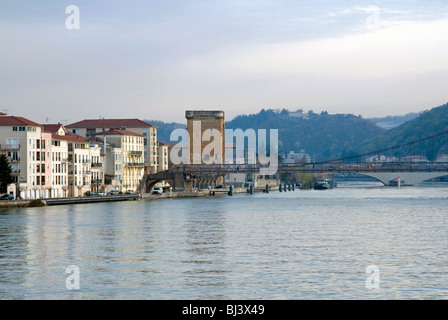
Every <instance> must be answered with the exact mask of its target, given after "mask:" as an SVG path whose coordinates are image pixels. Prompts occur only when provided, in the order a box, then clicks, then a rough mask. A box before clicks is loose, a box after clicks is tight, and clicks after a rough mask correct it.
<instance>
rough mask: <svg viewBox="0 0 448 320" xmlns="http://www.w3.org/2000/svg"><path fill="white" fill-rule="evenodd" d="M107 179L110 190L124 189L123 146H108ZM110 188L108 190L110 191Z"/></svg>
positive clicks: (106, 157) (106, 156)
mask: <svg viewBox="0 0 448 320" xmlns="http://www.w3.org/2000/svg"><path fill="white" fill-rule="evenodd" d="M105 159H107V160H106V161H105V162H106V163H105V179H106V185H109V186H111V187H110V190H118V191H123V156H122V153H121V148H114V147H111V146H110V145H108V146H106V155H105ZM110 190H108V191H110Z"/></svg>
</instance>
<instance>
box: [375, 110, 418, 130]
mask: <svg viewBox="0 0 448 320" xmlns="http://www.w3.org/2000/svg"><path fill="white" fill-rule="evenodd" d="M419 115H420V113H416V112H411V113H408V114H405V115H403V116H387V117H381V118H368V120H370V121H373V122H375V123H376V125H377V126H378V127H381V128H384V129H387V130H389V129H393V128H396V127H398V126H400V125H402V124H403V123H405V122H408V121H410V120H414V119H415V118H417V117H418V116H419Z"/></svg>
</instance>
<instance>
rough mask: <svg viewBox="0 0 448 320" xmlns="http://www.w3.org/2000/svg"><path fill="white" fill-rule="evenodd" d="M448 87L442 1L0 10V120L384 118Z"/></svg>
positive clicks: (218, 0) (102, 0)
mask: <svg viewBox="0 0 448 320" xmlns="http://www.w3.org/2000/svg"><path fill="white" fill-rule="evenodd" d="M73 6H75V9H73ZM447 88H448V1H445V0H425V1H413V0H407V1H402V0H390V1H375V0H370V1H351V0H336V1H322V0H315V1H305V0H294V1H293V0H257V1H255V0H246V1H244V0H225V1H224V0H164V1H160V0H158V1H156V0H146V1H144V0H128V1H111V0H85V1H76V0H47V1H35V0H14V1H9V0H8V1H7V0H0V111H3V112H6V113H7V114H8V115H16V116H23V117H26V118H28V119H30V120H33V121H36V122H39V123H57V122H60V123H63V124H70V123H73V122H76V121H79V120H82V119H96V118H140V119H147V120H162V121H165V122H185V110H223V111H224V112H225V114H226V120H231V119H232V118H233V117H235V116H237V115H240V114H252V113H258V112H259V111H260V110H261V109H263V108H264V109H283V108H285V109H289V110H297V109H303V110H305V111H308V110H313V111H314V112H321V111H327V112H328V113H332V114H334V113H351V114H355V115H361V116H363V117H366V118H369V117H382V116H387V115H402V114H403V115H404V114H406V113H409V112H420V111H423V110H428V109H431V108H433V107H437V106H440V105H442V104H445V103H447V102H448V90H447Z"/></svg>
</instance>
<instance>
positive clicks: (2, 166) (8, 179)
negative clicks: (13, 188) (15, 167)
mask: <svg viewBox="0 0 448 320" xmlns="http://www.w3.org/2000/svg"><path fill="white" fill-rule="evenodd" d="M11 173H12V167H11V165H10V164H9V161H8V158H7V157H6V154H2V155H0V188H1V189H6V187H7V186H8V184H10V183H13V182H14V177H13V176H12V175H11Z"/></svg>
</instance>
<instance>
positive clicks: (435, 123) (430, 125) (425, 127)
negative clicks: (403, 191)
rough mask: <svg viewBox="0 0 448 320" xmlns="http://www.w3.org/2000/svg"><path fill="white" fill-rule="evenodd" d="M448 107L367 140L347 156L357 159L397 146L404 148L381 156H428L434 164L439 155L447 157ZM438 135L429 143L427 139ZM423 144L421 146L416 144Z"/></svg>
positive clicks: (430, 112)
mask: <svg viewBox="0 0 448 320" xmlns="http://www.w3.org/2000/svg"><path fill="white" fill-rule="evenodd" d="M447 131H448V103H447V104H445V105H442V106H439V107H436V108H433V109H431V110H427V111H424V112H422V113H421V114H420V115H419V116H418V117H417V118H415V119H413V120H410V121H407V122H405V123H404V124H402V125H400V126H398V127H396V128H394V129H391V130H388V131H386V132H384V133H382V134H380V135H378V136H376V137H372V138H370V139H366V140H365V141H363V142H362V143H361V144H358V145H355V147H354V148H353V149H351V150H350V152H348V153H346V154H345V156H348V155H357V154H364V153H368V152H372V151H375V150H383V149H387V148H390V147H394V146H401V145H405V146H403V147H400V148H394V149H392V150H389V151H387V152H386V151H385V152H383V153H382V154H384V155H390V156H396V157H403V156H411V155H421V156H426V157H427V158H428V160H435V159H436V158H437V155H438V154H439V153H445V154H446V153H447V152H448V150H447V143H448V133H447V134H442V135H438V134H439V133H443V132H447ZM434 135H438V136H437V137H434V138H432V139H430V140H425V138H426V137H431V136H434ZM418 140H423V141H421V142H419V143H412V142H413V141H418Z"/></svg>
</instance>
